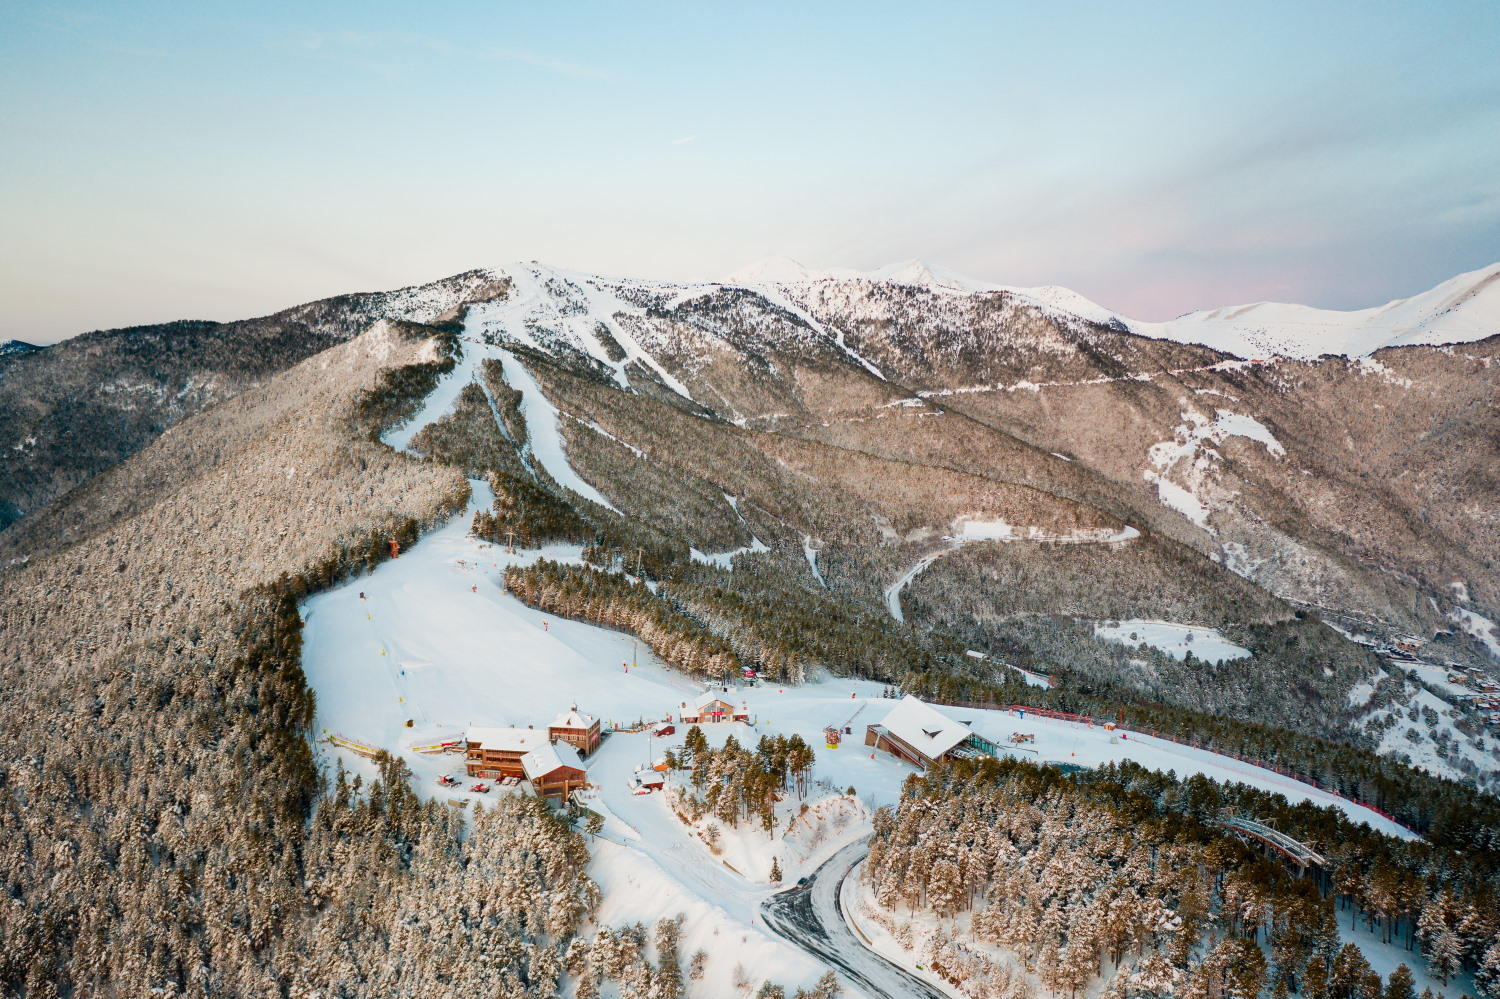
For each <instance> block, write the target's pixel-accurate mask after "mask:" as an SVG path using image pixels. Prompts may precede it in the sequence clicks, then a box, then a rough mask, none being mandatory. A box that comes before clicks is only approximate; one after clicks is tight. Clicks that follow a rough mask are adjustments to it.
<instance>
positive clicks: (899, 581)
mask: <svg viewBox="0 0 1500 999" xmlns="http://www.w3.org/2000/svg"><path fill="white" fill-rule="evenodd" d="M957 550H958V542H952V543H950V544H949V545H948V546H947V547H946V548H939V549H938V550H937V551H935V552H931V553H929V554H927V555H924V556H922V558H920V559H919V560H918V561H917V564H916V565H914V566H912V567H911V568H910V569H907V570H906V571H905V572H903V573H902V574H901V575H900V576H897V577H896V581H895V582H894V583H892V584H891V585H890V586H888V587H886V591H885V606H886V609H887V610H889V611H890V612H891V617H893V618H895V619H896V620H897V621H900V622H902V623H903V624H904V623H905V622H906V615H905V614H904V613H903V612H902V610H901V591H902V590H904V589H906V584H907V583H910V582H911V581H912V580H913V579H916V578H917V576H918V574H919V573H921V571H922V570H923V569H925V568H927V567H928V566H929V565H931V564H932V563H934V562H936V561H937V560H938V559H940V558H942V557H943V556H944V555H947V554H948V553H949V552H953V551H957Z"/></svg>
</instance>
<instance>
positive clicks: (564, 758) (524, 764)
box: [521, 740, 584, 780]
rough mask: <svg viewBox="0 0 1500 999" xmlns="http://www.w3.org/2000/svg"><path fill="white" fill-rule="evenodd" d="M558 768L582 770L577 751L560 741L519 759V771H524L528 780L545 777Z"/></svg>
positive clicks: (550, 743)
mask: <svg viewBox="0 0 1500 999" xmlns="http://www.w3.org/2000/svg"><path fill="white" fill-rule="evenodd" d="M558 767H572V768H574V769H575V770H582V769H583V768H584V767H583V760H582V759H581V758H579V756H578V750H576V749H574V748H573V747H572V746H571V745H569V744H568V743H566V742H562V741H561V740H559V741H557V742H549V743H548V744H547V745H545V746H542V747H541V748H539V749H533V750H532V751H531V752H529V753H527V754H526V755H525V756H523V757H521V769H522V770H524V771H526V776H527V778H528V779H530V780H536V779H537V778H538V777H545V776H546V775H547V774H550V773H551V772H552V771H554V770H556V769H557V768H558Z"/></svg>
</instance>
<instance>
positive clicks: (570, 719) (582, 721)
mask: <svg viewBox="0 0 1500 999" xmlns="http://www.w3.org/2000/svg"><path fill="white" fill-rule="evenodd" d="M597 724H598V721H597V720H596V719H595V718H594V716H593V715H586V714H584V713H583V712H581V711H579V710H578V705H576V704H575V705H573V707H571V708H569V709H568V710H567V711H564V712H563V713H562V714H560V715H558V716H557V717H556V718H554V719H552V724H551V725H550V726H549V727H550V728H581V729H589V728H593V727H594V726H595V725H597Z"/></svg>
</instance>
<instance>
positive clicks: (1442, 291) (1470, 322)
mask: <svg viewBox="0 0 1500 999" xmlns="http://www.w3.org/2000/svg"><path fill="white" fill-rule="evenodd" d="M1128 325H1129V327H1130V329H1131V331H1132V332H1134V333H1139V334H1140V335H1142V336H1150V337H1156V338H1159V339H1166V340H1175V341H1177V342H1179V343H1197V344H1202V345H1204V346H1206V347H1211V348H1213V349H1214V350H1219V351H1223V352H1225V353H1228V354H1234V355H1235V356H1237V357H1243V358H1263V357H1269V356H1273V355H1280V356H1282V357H1292V358H1299V359H1303V360H1315V359H1316V358H1317V357H1319V356H1320V355H1322V354H1342V355H1345V356H1347V357H1363V356H1366V355H1369V354H1372V353H1374V352H1375V351H1377V350H1379V349H1381V348H1382V347H1395V346H1402V345H1406V344H1444V343H1468V342H1471V341H1474V340H1481V339H1484V338H1485V337H1488V336H1492V335H1494V334H1495V333H1497V332H1500V264H1491V265H1490V266H1489V267H1484V268H1481V269H1479V270H1477V271H1470V272H1468V273H1467V274H1460V275H1458V276H1457V277H1454V278H1451V279H1449V280H1447V281H1444V282H1443V283H1442V284H1440V285H1438V286H1437V287H1436V288H1432V289H1431V290H1429V291H1426V292H1423V293H1422V294H1420V295H1416V296H1413V297H1412V298H1405V299H1397V300H1395V301H1393V302H1388V303H1386V304H1385V305H1382V306H1379V307H1376V308H1372V309H1362V310H1359V311H1356V312H1337V311H1333V310H1328V309H1315V308H1312V307H1310V306H1306V305H1285V304H1280V303H1275V302H1259V303H1256V304H1254V305H1237V306H1229V307H1226V308H1219V309H1212V310H1209V311H1206V312H1193V313H1189V314H1188V315H1185V316H1182V317H1180V318H1178V319H1173V320H1170V321H1168V322H1165V323H1144V322H1136V321H1133V320H1131V321H1129V322H1128Z"/></svg>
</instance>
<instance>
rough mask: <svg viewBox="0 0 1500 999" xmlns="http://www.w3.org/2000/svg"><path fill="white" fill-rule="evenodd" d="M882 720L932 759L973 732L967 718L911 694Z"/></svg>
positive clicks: (888, 729) (899, 735)
mask: <svg viewBox="0 0 1500 999" xmlns="http://www.w3.org/2000/svg"><path fill="white" fill-rule="evenodd" d="M880 724H882V725H884V726H885V728H886V731H887V732H890V733H891V734H892V735H894V736H895V737H896V738H898V739H900V740H901V741H902V742H904V743H906V744H907V745H909V746H911V747H912V748H913V749H915V750H917V751H918V752H919V753H921V754H922V755H923V756H925V757H927V758H928V759H929V760H935V759H937V758H938V757H939V756H942V755H943V754H944V753H946V752H947V751H948V750H950V749H952V748H953V747H954V746H956V745H958V744H959V743H961V742H963V741H964V740H965V739H967V738H968V737H969V736H970V734H972V733H971V731H970V729H969V726H967V725H965V724H964V723H963V722H959V721H954V720H953V719H952V718H949V717H948V716H947V715H944V714H941V713H939V712H938V710H937V709H936V708H934V707H932V705H930V704H925V703H923V702H922V701H919V700H918V699H917V698H915V697H912V696H911V695H910V694H908V695H906V696H905V697H903V698H902V699H901V703H899V704H897V705H896V706H895V707H894V708H892V709H891V713H890V714H888V715H886V716H885V718H884V719H883V720H882V721H881V722H880Z"/></svg>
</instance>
